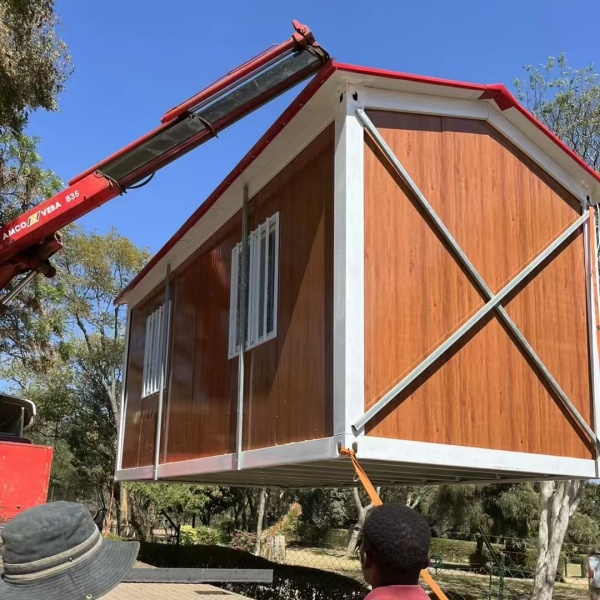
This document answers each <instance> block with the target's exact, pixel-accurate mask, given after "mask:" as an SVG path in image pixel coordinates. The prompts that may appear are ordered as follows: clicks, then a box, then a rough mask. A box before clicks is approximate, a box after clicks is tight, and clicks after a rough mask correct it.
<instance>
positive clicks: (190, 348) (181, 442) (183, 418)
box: [163, 271, 199, 462]
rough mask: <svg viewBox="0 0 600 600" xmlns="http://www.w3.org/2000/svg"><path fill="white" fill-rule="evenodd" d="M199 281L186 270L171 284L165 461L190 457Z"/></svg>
mask: <svg viewBox="0 0 600 600" xmlns="http://www.w3.org/2000/svg"><path fill="white" fill-rule="evenodd" d="M198 289H199V282H198V279H197V278H196V277H194V276H193V273H190V272H189V271H185V272H184V273H183V274H182V275H181V276H179V277H177V278H176V280H175V285H174V298H173V315H172V321H171V323H172V325H171V327H172V331H171V354H170V365H169V367H170V369H169V370H170V375H169V377H170V380H169V391H168V394H167V407H166V411H167V421H166V422H167V429H166V434H165V439H164V448H165V450H164V451H165V452H166V459H164V460H163V462H175V461H178V460H186V459H188V458H190V456H191V444H192V389H193V384H194V357H195V342H196V302H197V298H198Z"/></svg>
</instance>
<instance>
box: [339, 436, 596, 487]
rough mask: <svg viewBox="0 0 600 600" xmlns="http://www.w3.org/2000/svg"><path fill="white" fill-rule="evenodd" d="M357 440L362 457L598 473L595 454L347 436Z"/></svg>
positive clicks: (544, 474)
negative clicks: (549, 453) (583, 455)
mask: <svg viewBox="0 0 600 600" xmlns="http://www.w3.org/2000/svg"><path fill="white" fill-rule="evenodd" d="M355 441H357V444H358V450H357V453H356V456H357V458H358V460H359V461H360V460H361V459H365V460H378V461H390V462H403V463H412V464H421V465H424V466H427V467H441V468H445V467H460V468H463V469H476V470H478V471H484V472H486V471H487V472H496V473H498V472H500V473H508V474H510V473H514V474H515V475H518V474H532V475H535V476H539V477H540V478H546V479H553V478H554V477H557V478H559V477H562V478H564V477H567V478H570V479H593V478H595V477H596V461H594V460H592V459H591V458H590V459H584V458H566V457H562V456H547V455H542V454H528V453H526V452H509V451H505V450H490V449H488V448H470V447H467V446H452V445H446V444H434V443H430V442H414V441H409V440H394V439H387V438H379V437H371V436H363V437H361V438H358V440H356V439H355V438H354V436H347V439H346V446H349V445H351V444H353V443H354V442H355Z"/></svg>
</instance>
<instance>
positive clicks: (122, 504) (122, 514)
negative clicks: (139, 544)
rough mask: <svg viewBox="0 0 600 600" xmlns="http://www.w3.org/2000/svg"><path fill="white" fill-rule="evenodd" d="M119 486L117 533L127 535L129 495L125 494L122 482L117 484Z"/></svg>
mask: <svg viewBox="0 0 600 600" xmlns="http://www.w3.org/2000/svg"><path fill="white" fill-rule="evenodd" d="M117 485H118V486H119V522H118V525H117V526H118V531H119V535H125V536H128V535H129V497H128V496H127V490H126V489H125V486H124V485H123V484H122V483H118V484H117Z"/></svg>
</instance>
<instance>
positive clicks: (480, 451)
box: [117, 435, 598, 487]
mask: <svg viewBox="0 0 600 600" xmlns="http://www.w3.org/2000/svg"><path fill="white" fill-rule="evenodd" d="M339 443H342V444H343V445H344V446H346V447H347V448H350V447H352V445H353V444H355V443H356V444H357V457H358V459H359V461H361V463H362V464H363V466H364V467H365V469H366V470H367V473H369V475H370V476H372V477H373V478H374V480H376V479H377V478H378V476H379V475H381V476H384V477H385V481H388V484H387V485H400V484H403V485H406V484H409V485H410V484H412V485H419V484H421V483H430V482H437V483H468V482H475V483H483V482H490V481H491V482H500V481H502V482H511V481H532V480H543V479H596V478H597V477H598V474H597V470H596V461H595V460H593V459H591V458H590V459H581V458H568V457H562V456H546V455H540V454H527V453H525V452H508V451H504V450H490V449H486V448H469V447H465V446H450V445H446V444H433V443H429V442H413V441H408V440H393V439H386V438H379V437H370V436H361V437H358V438H356V437H354V436H352V435H346V436H343V435H342V436H332V437H328V438H322V439H318V440H310V441H306V442H296V443H293V444H285V445H283V446H274V447H270V448H261V449H259V450H248V451H245V452H242V454H241V464H240V466H241V469H240V470H237V469H236V464H235V455H234V454H224V455H222V456H212V457H207V458H198V459H193V460H185V461H180V462H174V463H168V464H163V465H160V466H159V468H158V479H159V480H162V481H165V480H173V479H182V478H190V479H193V478H196V479H197V480H201V479H202V476H206V478H207V481H209V482H212V481H217V480H218V479H219V474H223V476H224V477H223V480H227V481H228V482H229V483H228V485H248V484H249V483H248V482H251V481H252V476H251V475H249V474H254V475H253V476H254V477H255V476H256V474H257V473H262V475H263V479H262V481H268V480H269V478H265V477H264V476H265V475H268V474H269V471H270V470H273V473H272V477H273V480H274V481H273V484H272V485H274V486H280V484H281V482H280V481H279V480H278V474H282V476H283V474H285V477H286V483H285V486H286V487H294V483H290V482H295V481H298V485H297V487H302V485H301V481H304V482H306V481H307V476H306V474H307V471H308V472H309V473H310V468H311V465H312V464H314V468H315V474H314V477H313V476H311V478H310V481H309V483H310V482H312V486H313V487H315V486H321V487H323V486H327V485H328V480H327V476H326V475H319V472H320V470H323V473H327V472H331V469H337V468H338V467H344V465H345V463H346V462H347V461H348V458H347V457H345V456H341V455H340V454H338V444H339ZM282 468H283V471H281V469H282ZM347 468H348V469H347V470H348V476H347V477H346V476H344V477H343V479H342V480H341V481H342V483H340V482H339V481H338V483H337V484H336V486H339V485H356V482H355V480H354V478H353V476H352V472H351V471H352V470H351V467H350V464H349V463H347ZM327 470H329V471H327ZM296 472H297V473H298V477H297V480H296V479H294V475H293V474H294V473H296ZM382 474H383V475H382ZM319 477H320V478H319ZM323 477H325V479H323ZM152 479H153V469H152V466H148V467H138V468H135V469H122V470H120V471H118V472H117V480H118V481H140V480H141V481H145V480H152ZM393 482H397V483H393ZM260 485H263V484H262V483H261V484H260ZM329 485H330V484H329Z"/></svg>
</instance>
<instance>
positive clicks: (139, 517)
mask: <svg viewBox="0 0 600 600" xmlns="http://www.w3.org/2000/svg"><path fill="white" fill-rule="evenodd" d="M207 489H208V488H204V487H201V486H195V485H189V484H184V483H182V484H168V483H130V484H128V485H127V490H128V492H129V495H130V498H131V509H132V510H131V524H132V527H133V529H134V530H135V532H136V534H137V536H138V537H139V538H140V539H142V540H146V541H148V540H150V539H151V536H152V530H153V528H154V525H155V522H156V520H157V518H158V516H159V515H160V514H161V512H163V511H164V512H165V513H166V514H168V515H169V517H170V518H171V519H173V520H174V521H175V522H176V523H177V525H178V526H180V525H182V524H183V523H184V522H185V520H186V519H191V518H192V517H194V516H195V515H197V514H198V513H199V512H200V511H202V510H203V509H204V508H205V506H206V504H207V503H209V502H210V497H209V494H207V493H205V492H206V490H207Z"/></svg>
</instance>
